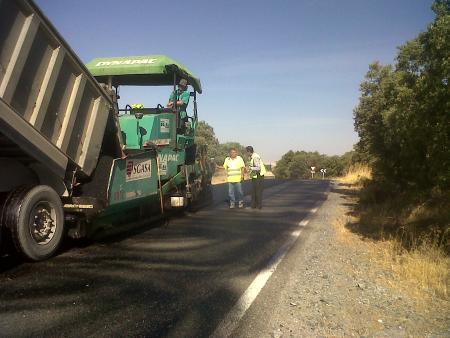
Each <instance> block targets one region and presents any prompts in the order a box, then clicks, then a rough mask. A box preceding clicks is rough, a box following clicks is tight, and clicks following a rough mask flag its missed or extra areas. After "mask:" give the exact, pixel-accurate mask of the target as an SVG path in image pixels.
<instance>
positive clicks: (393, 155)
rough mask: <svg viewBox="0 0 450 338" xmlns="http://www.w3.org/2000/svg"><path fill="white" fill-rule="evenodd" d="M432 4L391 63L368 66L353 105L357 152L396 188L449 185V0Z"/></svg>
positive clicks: (416, 188)
mask: <svg viewBox="0 0 450 338" xmlns="http://www.w3.org/2000/svg"><path fill="white" fill-rule="evenodd" d="M432 8H433V10H434V12H435V13H436V18H435V20H434V22H432V23H431V24H430V25H429V26H428V29H427V30H426V31H425V32H423V33H421V34H420V35H419V36H418V37H417V38H415V39H413V40H411V41H408V42H407V43H405V44H404V45H402V46H400V47H399V51H398V55H397V58H396V63H395V64H394V65H381V64H380V63H378V62H375V63H373V64H371V65H370V66H369V70H368V72H367V74H366V77H365V79H364V81H363V82H362V83H361V85H360V92H361V96H360V99H359V104H358V106H357V107H356V108H355V110H354V121H355V130H356V131H357V132H358V134H359V137H360V141H359V143H358V144H357V146H356V147H355V149H356V150H357V153H358V155H359V156H360V157H361V158H364V159H369V160H368V161H369V162H370V164H371V165H372V169H373V174H374V178H375V180H378V181H386V182H389V183H392V184H393V185H395V186H397V187H398V189H399V190H405V189H407V190H408V189H409V190H417V191H419V190H420V191H431V190H432V189H440V190H442V189H448V188H449V187H450V90H449V86H448V85H449V75H450V1H449V0H441V1H436V2H434V4H433V7H432Z"/></svg>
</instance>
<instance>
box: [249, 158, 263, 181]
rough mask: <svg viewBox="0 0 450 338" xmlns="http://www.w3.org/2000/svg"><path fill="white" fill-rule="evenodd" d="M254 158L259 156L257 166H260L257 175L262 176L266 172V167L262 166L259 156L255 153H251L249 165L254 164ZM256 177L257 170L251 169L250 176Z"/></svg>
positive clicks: (252, 165)
mask: <svg viewBox="0 0 450 338" xmlns="http://www.w3.org/2000/svg"><path fill="white" fill-rule="evenodd" d="M255 158H259V166H260V167H261V170H260V171H259V175H260V176H264V175H265V174H266V172H267V170H266V167H265V166H264V163H263V160H262V158H261V156H259V155H258V154H257V153H253V154H252V158H251V160H250V167H254V166H255V163H254V159H255ZM257 177H258V172H257V171H253V170H252V171H251V172H250V178H257Z"/></svg>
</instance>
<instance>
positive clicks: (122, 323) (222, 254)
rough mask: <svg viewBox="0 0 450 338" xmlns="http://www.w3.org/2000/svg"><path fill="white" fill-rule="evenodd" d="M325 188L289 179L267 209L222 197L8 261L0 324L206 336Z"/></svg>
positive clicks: (63, 331)
mask: <svg viewBox="0 0 450 338" xmlns="http://www.w3.org/2000/svg"><path fill="white" fill-rule="evenodd" d="M271 184H272V185H275V184H276V182H275V183H271ZM327 188H328V182H325V181H323V182H321V181H291V182H283V184H281V185H279V186H277V187H274V188H273V189H274V190H273V191H274V192H273V193H272V194H271V195H270V196H266V198H265V202H264V208H263V210H262V211H253V210H228V209H227V208H225V206H223V207H221V206H220V205H218V206H216V207H214V208H207V209H205V210H201V211H199V212H197V213H194V214H190V215H188V216H187V217H182V218H174V219H172V220H171V221H170V222H169V223H168V224H167V225H165V226H162V227H157V228H152V229H150V230H149V229H148V228H147V229H145V230H144V229H138V230H135V231H134V232H132V233H130V234H128V235H127V236H126V237H125V238H120V239H119V238H115V239H113V240H108V241H104V242H102V243H96V244H94V245H90V246H88V247H86V248H71V249H70V250H68V251H66V252H64V253H63V254H61V255H59V256H58V257H55V258H53V259H51V260H49V261H46V262H42V263H39V264H30V263H24V264H22V265H20V266H17V267H16V268H12V269H11V268H10V269H9V270H7V271H6V272H4V273H3V274H1V275H0V286H1V287H0V299H1V303H0V329H1V330H0V331H1V332H2V334H6V335H13V336H20V335H24V336H26V335H30V334H33V333H34V332H39V334H42V335H46V336H89V335H95V336H111V335H117V334H120V335H128V336H146V337H162V336H168V337H180V336H183V337H207V336H208V335H209V334H210V333H211V332H212V331H213V330H214V328H215V326H216V325H217V323H218V322H219V321H220V319H221V318H222V317H223V315H224V313H226V311H227V310H228V309H230V308H231V306H232V305H233V304H234V302H235V301H236V300H237V299H238V297H239V296H240V295H241V293H242V292H243V290H245V288H246V287H247V286H248V284H249V283H250V282H251V281H252V279H253V278H254V276H255V275H256V274H257V273H258V272H259V271H260V269H261V268H262V267H263V266H265V264H266V263H267V262H268V261H269V259H270V258H271V256H272V255H273V254H274V253H275V252H276V251H277V249H278V248H279V247H280V245H281V244H282V243H283V241H284V240H285V239H286V238H287V237H288V236H289V235H290V233H291V232H292V231H293V229H294V228H296V227H297V224H298V221H299V220H301V219H302V218H304V217H305V216H306V215H307V213H308V211H309V210H310V208H311V207H312V206H317V203H320V204H321V203H322V202H323V201H324V200H325V199H326V189H327ZM219 189H223V188H219ZM1 264H2V265H3V264H5V261H4V260H2V261H1ZM24 318H26V325H23V324H22V323H23V320H24Z"/></svg>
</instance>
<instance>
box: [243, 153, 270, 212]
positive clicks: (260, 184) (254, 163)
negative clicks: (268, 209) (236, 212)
mask: <svg viewBox="0 0 450 338" xmlns="http://www.w3.org/2000/svg"><path fill="white" fill-rule="evenodd" d="M245 150H247V154H248V155H249V156H250V162H249V170H250V174H249V176H250V178H251V180H252V203H251V207H252V209H256V208H258V209H261V208H262V195H263V190H264V175H265V174H266V167H265V166H264V163H263V160H262V159H261V156H259V155H258V154H257V153H255V152H254V151H253V147H252V146H248V147H246V148H245Z"/></svg>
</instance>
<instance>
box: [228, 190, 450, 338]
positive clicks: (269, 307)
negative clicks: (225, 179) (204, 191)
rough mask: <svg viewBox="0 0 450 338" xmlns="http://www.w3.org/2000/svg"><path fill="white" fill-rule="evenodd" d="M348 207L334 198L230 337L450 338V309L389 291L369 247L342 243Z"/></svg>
mask: <svg viewBox="0 0 450 338" xmlns="http://www.w3.org/2000/svg"><path fill="white" fill-rule="evenodd" d="M348 202H349V201H348V196H345V195H343V194H341V193H340V192H339V190H338V189H332V190H331V192H330V194H329V196H328V199H327V201H326V202H325V203H324V204H323V205H322V207H321V208H320V209H319V211H318V212H317V214H315V216H314V217H313V218H312V220H311V221H310V222H309V224H308V226H307V227H306V228H305V229H304V231H303V232H302V235H301V236H300V238H299V239H298V241H297V242H296V244H295V245H294V247H293V248H292V249H291V251H290V252H289V253H288V255H287V256H286V257H285V259H284V260H283V262H281V264H280V265H279V266H278V269H277V271H276V272H275V273H274V275H273V276H272V277H271V279H270V280H269V281H268V283H267V284H266V286H265V287H264V289H263V290H262V291H261V293H260V295H259V296H258V297H257V299H256V300H255V302H254V303H253V304H252V306H251V307H250V309H249V310H248V311H247V313H246V314H245V316H244V317H243V318H242V320H241V322H240V324H239V326H238V328H237V329H236V330H235V331H234V332H233V335H232V336H233V337H352V336H355V337H450V304H449V303H448V302H446V301H444V300H442V299H438V298H435V299H433V298H430V299H426V300H424V299H418V298H415V297H413V296H411V295H410V294H408V292H406V291H407V290H405V288H406V286H405V287H402V286H401V285H389V283H386V281H389V280H390V279H391V278H390V277H391V276H389V272H388V271H386V270H384V269H383V267H382V266H380V265H378V264H377V263H376V262H374V260H373V257H372V256H373V252H371V251H370V250H369V249H368V246H367V245H366V243H365V241H364V240H362V239H360V238H359V237H357V236H356V235H353V234H351V235H350V234H349V238H344V239H343V238H342V234H341V235H338V232H337V231H336V227H335V226H333V224H334V222H336V220H337V219H339V218H340V217H342V216H343V215H345V214H346V213H347V212H348V211H349V203H348ZM299 221H300V220H299ZM350 237H351V238H350ZM371 250H373V248H372V249H371Z"/></svg>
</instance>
